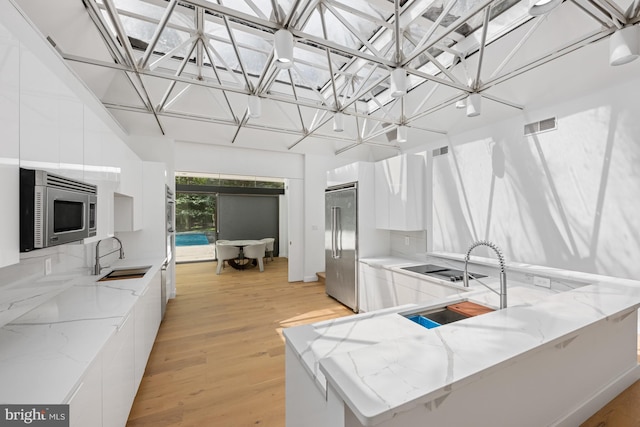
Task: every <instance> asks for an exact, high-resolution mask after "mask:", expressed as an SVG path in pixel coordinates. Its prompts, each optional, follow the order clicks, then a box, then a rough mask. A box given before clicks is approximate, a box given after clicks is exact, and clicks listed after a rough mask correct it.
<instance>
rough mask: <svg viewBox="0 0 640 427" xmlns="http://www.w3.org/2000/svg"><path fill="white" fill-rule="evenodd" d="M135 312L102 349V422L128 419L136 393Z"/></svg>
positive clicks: (118, 426) (111, 423)
mask: <svg viewBox="0 0 640 427" xmlns="http://www.w3.org/2000/svg"><path fill="white" fill-rule="evenodd" d="M133 317H134V313H130V314H129V315H128V316H127V318H126V319H125V320H124V321H123V323H122V324H121V325H120V327H119V329H118V331H117V332H116V333H115V334H114V335H113V336H112V337H111V338H110V339H109V342H108V343H107V344H106V346H105V348H104V349H103V351H102V425H103V427H111V426H113V427H122V426H124V425H125V424H126V423H127V418H128V417H129V412H130V411H131V405H132V404H133V399H134V397H135V386H134V381H135V350H134V345H135V343H134V338H135V337H134V335H135V328H134V323H135V322H134V319H133Z"/></svg>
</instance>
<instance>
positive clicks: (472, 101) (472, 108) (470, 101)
mask: <svg viewBox="0 0 640 427" xmlns="http://www.w3.org/2000/svg"><path fill="white" fill-rule="evenodd" d="M481 100H482V97H481V96H480V94H479V93H472V94H470V95H469V96H468V97H467V117H476V116H479V115H480V102H481Z"/></svg>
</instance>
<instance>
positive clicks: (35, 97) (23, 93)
mask: <svg viewBox="0 0 640 427" xmlns="http://www.w3.org/2000/svg"><path fill="white" fill-rule="evenodd" d="M61 86H62V83H61V82H60V80H59V79H58V78H57V77H56V76H55V75H54V74H53V73H50V72H48V69H47V68H46V67H45V66H44V65H43V64H42V62H41V61H40V60H39V59H38V58H37V57H36V56H35V55H34V54H33V53H31V52H30V51H29V50H28V49H27V48H26V47H25V46H24V45H21V48H20V165H21V166H23V167H28V168H39V169H47V170H50V171H52V172H58V168H59V167H60V154H59V143H58V100H59V98H60V90H59V89H60V88H61Z"/></svg>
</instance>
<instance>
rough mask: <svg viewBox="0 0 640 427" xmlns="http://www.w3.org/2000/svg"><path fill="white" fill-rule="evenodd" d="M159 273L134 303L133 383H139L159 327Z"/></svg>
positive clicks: (137, 384)
mask: <svg viewBox="0 0 640 427" xmlns="http://www.w3.org/2000/svg"><path fill="white" fill-rule="evenodd" d="M160 286H161V273H160V272H157V273H156V275H155V276H153V278H152V279H151V282H150V283H149V285H148V286H147V288H146V289H145V291H144V293H143V294H142V295H141V296H140V299H139V300H138V302H137V303H136V308H135V316H136V324H135V328H136V333H135V343H136V348H135V385H136V388H137V387H138V386H139V385H140V381H141V380H142V376H143V375H144V370H145V368H146V366H147V361H148V360H149V354H150V353H151V349H152V348H153V343H154V342H155V339H156V335H157V333H158V328H159V327H160V320H161V317H160V316H161V314H160V296H161V289H160Z"/></svg>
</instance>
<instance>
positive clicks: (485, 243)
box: [462, 240, 507, 309]
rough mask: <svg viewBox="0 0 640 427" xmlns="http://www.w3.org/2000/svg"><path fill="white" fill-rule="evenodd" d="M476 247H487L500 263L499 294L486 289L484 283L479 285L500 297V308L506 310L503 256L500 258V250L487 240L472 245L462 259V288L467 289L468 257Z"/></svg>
mask: <svg viewBox="0 0 640 427" xmlns="http://www.w3.org/2000/svg"><path fill="white" fill-rule="evenodd" d="M478 246H488V247H490V248H491V249H493V250H494V251H495V253H496V255H498V261H499V262H500V292H499V293H498V292H497V291H496V290H494V289H492V288H490V287H488V286H487V285H485V284H484V283H481V284H482V285H483V286H485V287H487V288H488V289H489V290H491V291H492V292H495V293H496V294H498V295H500V308H501V309H502V308H507V273H506V272H505V269H504V256H502V251H501V250H500V248H498V246H496V245H495V244H494V243H491V242H489V241H488V240H478V241H477V242H475V243H473V244H472V245H471V247H469V250H468V251H467V255H466V256H465V258H464V276H462V280H463V283H464V286H465V287H466V288H468V287H469V275H468V274H467V265H468V264H469V256H470V255H471V251H472V250H473V249H474V248H476V247H478Z"/></svg>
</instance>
